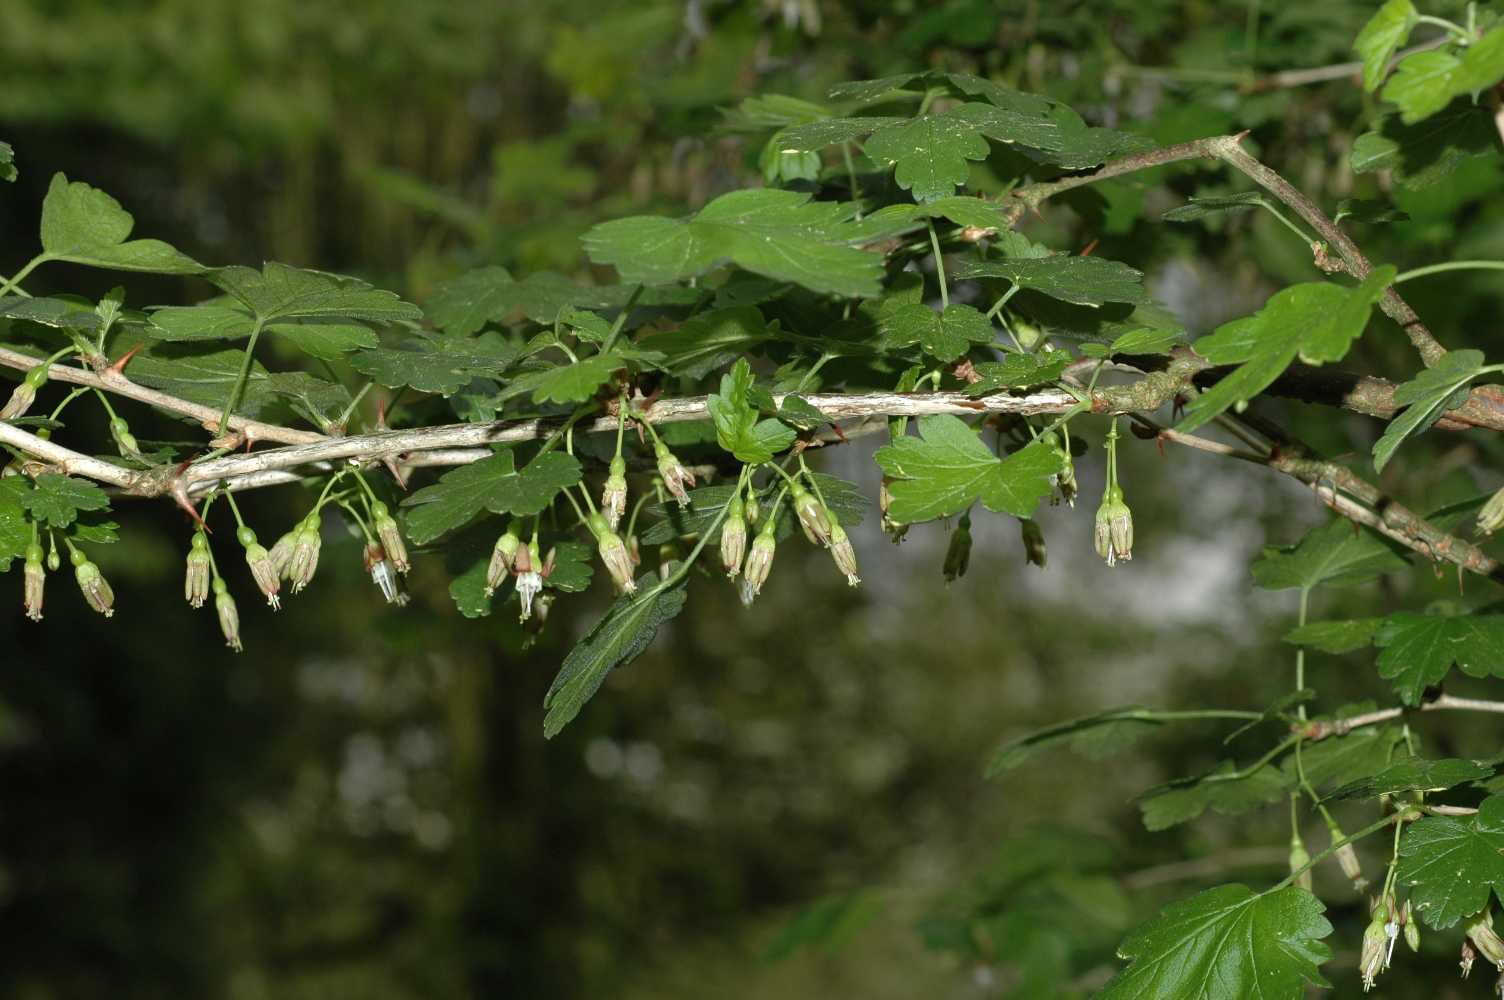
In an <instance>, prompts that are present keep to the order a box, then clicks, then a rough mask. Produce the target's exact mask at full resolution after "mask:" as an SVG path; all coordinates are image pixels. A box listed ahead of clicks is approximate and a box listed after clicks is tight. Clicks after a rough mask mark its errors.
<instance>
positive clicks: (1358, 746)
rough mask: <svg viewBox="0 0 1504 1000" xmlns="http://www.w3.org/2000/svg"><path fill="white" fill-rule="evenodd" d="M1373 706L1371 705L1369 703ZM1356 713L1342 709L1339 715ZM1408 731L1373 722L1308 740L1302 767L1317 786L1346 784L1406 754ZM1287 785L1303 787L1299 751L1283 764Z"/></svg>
mask: <svg viewBox="0 0 1504 1000" xmlns="http://www.w3.org/2000/svg"><path fill="white" fill-rule="evenodd" d="M1365 707H1371V706H1365ZM1350 714H1355V713H1351V712H1349V713H1339V718H1340V717H1343V716H1345V715H1350ZM1404 739H1405V737H1404V734H1403V733H1402V732H1401V730H1400V729H1399V727H1397V726H1373V727H1369V728H1365V729H1357V730H1354V731H1353V732H1350V733H1344V734H1343V735H1341V736H1328V737H1327V738H1326V739H1324V740H1321V741H1319V742H1316V743H1306V744H1305V746H1304V748H1303V749H1302V750H1301V759H1300V763H1301V767H1300V770H1304V771H1305V776H1306V780H1307V781H1309V782H1310V783H1311V787H1313V788H1329V787H1332V786H1338V785H1346V784H1349V783H1351V782H1354V781H1359V780H1362V779H1363V778H1367V777H1370V776H1372V775H1375V774H1378V773H1379V772H1380V771H1382V770H1384V768H1386V767H1388V766H1389V763H1390V761H1391V760H1393V759H1394V757H1395V756H1396V755H1397V754H1403V753H1404V752H1405V750H1404ZM1280 772H1281V773H1282V774H1283V775H1284V776H1285V786H1286V787H1287V788H1291V789H1294V788H1299V787H1300V784H1299V781H1300V773H1299V770H1297V768H1296V767H1295V755H1294V754H1290V755H1288V756H1286V757H1285V759H1284V761H1283V762H1282V763H1281V764H1280Z"/></svg>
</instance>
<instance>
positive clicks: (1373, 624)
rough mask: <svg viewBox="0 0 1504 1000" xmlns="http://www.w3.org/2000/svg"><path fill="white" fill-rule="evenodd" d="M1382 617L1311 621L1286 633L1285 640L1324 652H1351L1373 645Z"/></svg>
mask: <svg viewBox="0 0 1504 1000" xmlns="http://www.w3.org/2000/svg"><path fill="white" fill-rule="evenodd" d="M1383 621H1384V619H1382V618H1353V619H1349V620H1346V621H1330V622H1311V623H1310V624H1308V625H1301V626H1300V627H1298V628H1293V629H1291V630H1290V631H1289V632H1286V633H1285V641H1286V642H1288V643H1292V644H1294V645H1296V646H1310V647H1312V648H1313V649H1319V650H1320V651H1321V652H1323V653H1351V652H1352V651H1353V650H1355V649H1363V648H1364V647H1366V646H1371V645H1373V634H1374V633H1375V632H1377V631H1378V630H1379V625H1380V624H1382V623H1383Z"/></svg>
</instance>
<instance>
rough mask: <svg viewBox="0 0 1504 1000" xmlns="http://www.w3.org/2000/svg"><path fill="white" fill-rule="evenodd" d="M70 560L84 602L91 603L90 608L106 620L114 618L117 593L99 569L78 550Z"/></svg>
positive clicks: (74, 551)
mask: <svg viewBox="0 0 1504 1000" xmlns="http://www.w3.org/2000/svg"><path fill="white" fill-rule="evenodd" d="M68 558H69V560H70V561H71V562H72V563H73V577H74V579H76V580H77V581H78V589H79V591H81V592H82V593H83V595H84V600H85V601H88V602H89V607H91V608H93V609H94V610H95V611H98V612H99V613H100V614H102V615H104V616H105V617H106V618H112V617H114V614H115V592H114V591H113V590H111V589H110V583H109V581H108V580H106V579H105V578H104V575H103V574H101V573H100V572H99V567H98V566H96V565H94V564H93V563H92V562H90V561H89V558H88V556H86V555H84V554H83V553H82V552H80V551H78V550H77V549H74V550H73V551H72V552H70V553H69V554H68Z"/></svg>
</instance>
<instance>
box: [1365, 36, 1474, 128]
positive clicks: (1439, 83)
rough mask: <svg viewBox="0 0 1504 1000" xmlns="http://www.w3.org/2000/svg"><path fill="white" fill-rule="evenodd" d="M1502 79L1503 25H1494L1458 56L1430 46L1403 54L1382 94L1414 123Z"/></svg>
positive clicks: (1404, 118) (1410, 123)
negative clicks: (1423, 49) (1427, 48)
mask: <svg viewBox="0 0 1504 1000" xmlns="http://www.w3.org/2000/svg"><path fill="white" fill-rule="evenodd" d="M1501 79H1504V27H1499V28H1494V29H1493V30H1492V31H1490V32H1488V33H1487V34H1485V35H1484V36H1483V37H1482V38H1480V39H1478V40H1477V41H1476V42H1474V43H1473V44H1471V45H1469V46H1468V47H1467V48H1466V49H1464V50H1462V55H1461V57H1460V58H1459V57H1458V56H1456V55H1454V54H1452V52H1449V51H1446V50H1440V49H1431V50H1428V51H1426V52H1414V53H1411V54H1410V55H1408V56H1406V57H1405V58H1404V59H1403V60H1401V61H1400V64H1399V65H1398V66H1397V67H1395V71H1394V76H1392V77H1391V78H1390V79H1389V82H1388V83H1387V84H1385V85H1384V91H1383V94H1382V95H1381V96H1383V98H1384V100H1386V101H1392V102H1393V103H1394V104H1395V105H1397V106H1398V107H1399V109H1400V120H1401V121H1403V122H1404V123H1405V124H1406V125H1413V124H1415V123H1416V122H1418V121H1420V120H1421V119H1423V118H1429V117H1430V116H1431V115H1434V114H1436V113H1437V112H1438V111H1441V110H1442V109H1443V108H1445V107H1446V106H1447V105H1448V104H1450V103H1452V100H1453V99H1454V98H1457V97H1463V96H1468V95H1472V94H1476V93H1478V92H1479V91H1483V90H1487V89H1488V88H1489V87H1492V86H1493V85H1494V84H1496V83H1498V82H1499V81H1500V80H1501Z"/></svg>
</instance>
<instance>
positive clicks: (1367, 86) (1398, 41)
mask: <svg viewBox="0 0 1504 1000" xmlns="http://www.w3.org/2000/svg"><path fill="white" fill-rule="evenodd" d="M1418 17H1419V14H1418V13H1417V12H1416V10H1415V5H1414V4H1412V3H1411V2H1410V0H1389V2H1388V3H1386V4H1384V6H1382V7H1380V8H1379V9H1378V12H1377V13H1375V14H1374V16H1373V17H1371V18H1369V19H1368V23H1367V24H1365V25H1363V30H1362V31H1360V32H1358V38H1357V40H1356V41H1354V42H1353V51H1355V52H1357V53H1358V57H1359V58H1361V59H1362V60H1363V89H1364V90H1366V91H1368V92H1369V93H1372V92H1373V91H1375V90H1378V89H1379V84H1381V83H1383V82H1384V73H1385V72H1386V71H1387V70H1388V68H1389V60H1390V59H1393V58H1394V54H1395V52H1397V51H1399V47H1400V46H1401V45H1404V44H1405V39H1407V38H1409V37H1410V31H1411V29H1412V28H1414V27H1415V25H1416V23H1417V18H1418Z"/></svg>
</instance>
